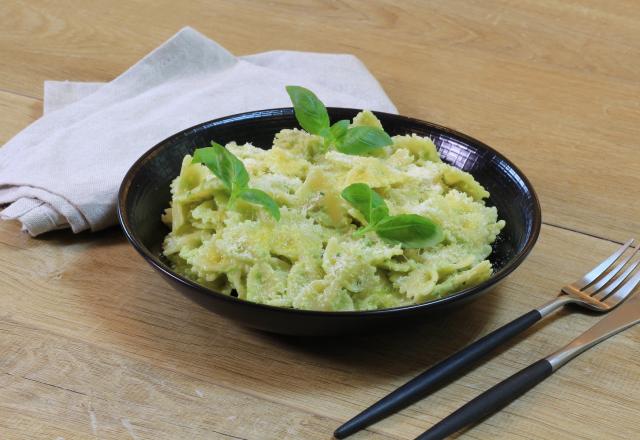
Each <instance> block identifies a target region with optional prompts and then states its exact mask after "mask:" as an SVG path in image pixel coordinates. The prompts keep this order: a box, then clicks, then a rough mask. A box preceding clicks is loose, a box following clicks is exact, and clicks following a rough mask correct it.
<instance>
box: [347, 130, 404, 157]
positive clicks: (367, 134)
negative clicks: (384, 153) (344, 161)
mask: <svg viewBox="0 0 640 440" xmlns="http://www.w3.org/2000/svg"><path fill="white" fill-rule="evenodd" d="M392 143H393V141H392V140H391V137H390V136H389V135H388V134H387V133H385V131H384V130H382V129H381V128H377V127H368V126H362V127H352V128H349V129H348V130H347V132H346V133H345V135H344V137H343V138H342V139H341V141H340V142H338V144H337V145H336V149H337V150H338V151H340V152H341V153H345V154H358V155H362V154H367V153H370V152H372V151H374V150H376V149H378V148H381V147H384V146H387V145H391V144H392Z"/></svg>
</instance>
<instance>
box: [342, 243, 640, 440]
mask: <svg viewBox="0 0 640 440" xmlns="http://www.w3.org/2000/svg"><path fill="white" fill-rule="evenodd" d="M633 243H634V240H633V239H630V240H628V241H627V242H626V243H624V244H623V245H622V246H621V247H620V248H619V249H618V250H617V251H616V252H614V253H613V254H611V255H610V256H609V257H607V258H606V259H605V260H604V261H602V262H601V263H600V264H598V265H597V266H596V267H594V268H593V269H592V270H591V271H589V272H588V273H586V274H585V275H584V276H582V277H581V278H580V279H578V280H577V281H575V282H573V283H571V284H567V285H566V286H564V287H563V288H562V289H561V291H560V294H559V295H558V296H557V297H556V298H554V299H553V300H551V301H549V302H548V303H546V304H543V305H542V306H540V307H538V308H536V309H533V310H531V311H530V312H528V313H525V314H524V315H522V316H520V317H519V318H516V319H514V320H513V321H511V322H510V323H508V324H505V325H504V326H502V327H500V328H498V329H497V330H494V331H493V332H491V333H489V334H488V335H486V336H484V337H483V338H481V339H479V340H477V341H476V342H474V343H473V344H471V345H469V346H467V347H466V348H464V349H462V350H460V351H458V352H456V353H454V354H453V355H451V356H449V357H448V358H447V359H444V360H443V361H441V362H439V363H438V364H436V365H435V366H433V367H431V368H430V369H428V370H426V371H425V372H423V373H422V374H420V375H419V376H417V377H415V378H413V379H411V380H410V381H409V382H407V383H405V384H404V385H402V386H401V387H400V388H398V389H397V390H395V391H393V392H391V393H390V394H388V395H387V396H385V397H383V398H382V399H381V400H379V401H378V402H376V403H375V404H373V405H372V406H370V407H369V408H367V409H365V410H364V411H362V412H361V413H360V414H358V415H357V416H355V417H354V418H352V419H351V420H349V421H347V422H346V423H344V424H343V425H342V426H340V427H339V428H338V429H336V431H335V432H334V436H335V438H338V439H342V438H345V437H347V436H349V435H351V434H353V433H354V432H357V431H359V430H361V429H363V428H365V427H367V426H369V425H371V424H373V423H375V422H377V421H379V420H382V419H384V418H385V417H387V416H389V415H390V414H393V413H395V412H397V411H400V410H401V409H404V408H406V407H407V406H409V405H411V404H413V403H415V402H416V401H418V400H420V399H421V398H423V397H424V396H426V395H427V394H429V393H431V392H432V391H434V390H435V389H437V388H438V387H439V386H441V385H443V384H444V383H446V382H448V381H449V380H451V379H453V378H454V377H455V376H457V375H458V373H460V372H462V371H464V370H465V369H466V368H467V367H468V366H469V365H471V364H473V363H474V362H475V361H477V360H479V359H480V358H481V357H483V356H484V355H485V354H487V353H489V352H490V351H492V350H493V349H495V348H496V347H498V346H500V345H501V344H502V343H504V342H505V341H507V340H509V339H510V338H512V337H514V336H516V335H518V334H520V333H521V332H523V331H524V330H526V329H528V328H529V327H531V326H532V325H533V324H535V323H536V322H538V321H539V320H541V319H542V318H544V317H546V316H548V315H550V314H551V313H552V312H554V311H555V310H557V309H559V308H561V307H563V306H565V305H567V304H576V305H578V306H581V307H584V308H587V309H589V310H592V311H596V312H600V313H606V312H609V311H610V310H612V309H614V308H615V307H616V306H618V305H619V304H620V303H621V302H622V301H624V300H625V299H626V298H627V297H628V296H629V295H630V294H631V292H632V291H633V289H634V288H635V287H636V285H637V284H638V283H640V272H639V273H638V274H636V275H635V276H633V277H631V275H632V273H633V272H634V271H635V270H636V269H637V268H638V266H639V265H640V259H637V260H636V261H632V260H633V258H634V256H635V255H636V254H638V251H640V246H637V247H636V248H635V250H634V251H631V252H626V251H627V250H628V249H629V248H630V247H631V245H632V244H633ZM625 252H626V253H627V255H626V256H624V254H625ZM625 280H628V281H627V282H625Z"/></svg>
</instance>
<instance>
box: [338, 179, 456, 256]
mask: <svg viewBox="0 0 640 440" xmlns="http://www.w3.org/2000/svg"><path fill="white" fill-rule="evenodd" d="M342 198H343V199H345V200H346V201H347V202H349V204H351V206H353V207H354V208H356V209H357V210H358V211H360V213H361V214H362V216H363V217H364V218H365V220H366V221H367V225H366V226H365V227H364V228H362V229H359V230H358V231H356V235H358V236H359V235H363V234H364V233H366V232H369V231H375V232H376V234H378V236H379V237H380V238H382V239H383V240H385V241H387V242H389V243H392V244H400V245H402V247H404V248H424V247H430V246H434V245H436V244H438V243H440V242H441V241H442V239H443V238H444V235H443V232H442V228H441V227H440V226H439V225H438V224H437V223H434V222H433V221H432V220H429V219H428V218H426V217H422V216H420V215H417V214H400V215H389V208H388V207H387V204H386V203H385V201H384V199H383V198H382V197H380V195H379V194H378V193H377V192H375V191H374V190H373V189H371V188H370V187H369V185H367V184H366V183H354V184H352V185H349V186H348V187H346V188H345V189H344V190H343V191H342Z"/></svg>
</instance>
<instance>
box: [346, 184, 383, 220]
mask: <svg viewBox="0 0 640 440" xmlns="http://www.w3.org/2000/svg"><path fill="white" fill-rule="evenodd" d="M341 195H342V198H343V199H345V200H346V201H347V202H349V203H350V204H351V206H353V207H354V208H356V209H357V210H358V211H360V213H361V214H362V215H363V216H364V218H365V219H366V220H367V223H369V225H375V224H376V223H378V222H379V221H381V220H382V219H384V218H385V217H387V216H388V215H389V208H388V207H387V204H386V203H385V201H384V199H383V198H382V197H380V196H379V195H378V193H377V192H375V191H374V190H372V189H371V188H370V187H369V185H367V184H366V183H353V184H351V185H349V186H347V187H346V188H345V189H343V190H342V194H341Z"/></svg>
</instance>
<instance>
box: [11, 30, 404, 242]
mask: <svg viewBox="0 0 640 440" xmlns="http://www.w3.org/2000/svg"><path fill="white" fill-rule="evenodd" d="M288 84H296V85H301V86H304V87H307V88H309V89H311V90H313V91H314V92H315V93H316V94H317V95H318V96H319V97H320V98H321V99H322V100H323V102H324V103H325V104H326V105H328V106H335V107H355V108H366V109H371V110H379V111H384V112H390V113H396V112H397V111H396V108H395V107H394V105H393V104H392V103H391V101H390V100H389V98H388V97H387V96H386V94H385V93H384V91H383V90H382V88H381V87H380V84H379V83H378V82H377V81H376V79H375V78H374V77H373V76H372V75H371V74H370V73H369V71H368V70H367V68H366V67H365V66H364V65H363V64H362V63H361V62H360V61H359V60H358V59H357V58H356V57H354V56H352V55H342V54H319V53H309V52H291V51H272V52H265V53H259V54H255V55H249V56H243V57H235V56H233V55H232V54H231V53H229V52H228V51H227V50H226V49H224V48H223V47H222V46H220V45H219V44H217V43H216V42H214V41H212V40H210V39H208V38H206V37H205V36H203V35H202V34H200V33H198V32H197V31H195V30H194V29H192V28H189V27H187V28H184V29H182V30H181V31H179V32H178V33H177V34H176V35H174V36H173V37H171V38H170V39H169V40H168V41H166V42H165V43H164V44H163V45H161V46H160V47H158V48H157V49H155V50H154V51H152V52H151V53H149V54H148V55H147V56H145V57H144V58H143V59H142V60H140V61H139V62H138V63H136V64H135V65H133V66H132V67H131V68H130V69H128V70H127V71H125V72H124V73H122V74H121V75H120V76H118V77H117V78H116V79H114V80H113V81H111V82H109V83H77V82H66V81H65V82H57V81H47V82H45V88H44V89H45V90H44V115H43V116H42V117H41V118H40V119H38V120H37V121H35V122H34V123H33V124H31V125H30V126H29V127H27V128H26V129H24V130H23V131H22V132H20V133H18V134H17V135H16V136H15V137H14V138H13V139H11V140H10V141H9V142H8V143H7V144H5V145H4V146H3V147H2V148H0V204H2V205H7V204H8V206H7V207H6V208H5V209H4V210H3V211H2V212H0V218H2V219H4V220H18V221H20V222H21V223H22V229H23V230H25V231H27V232H28V233H29V234H31V235H33V236H36V235H39V234H42V233H44V232H47V231H51V230H53V229H60V228H68V227H70V228H71V229H72V230H73V232H80V231H83V230H86V229H91V230H92V231H97V230H100V229H103V228H106V227H108V226H111V225H113V224H115V223H116V199H117V193H118V189H119V186H120V182H121V181H122V178H123V177H124V174H125V173H126V171H127V170H128V169H129V167H130V166H131V165H132V164H133V162H134V161H135V160H136V159H137V158H138V157H140V156H141V155H142V154H143V153H144V152H145V151H146V150H148V149H149V148H151V147H152V146H154V145H155V144H156V143H158V142H160V141H161V140H163V139H165V138H167V137H169V136H170V135H172V134H174V133H176V132H178V131H180V130H183V129H185V128H188V127H190V126H193V125H195V124H198V123H200V122H204V121H207V120H210V119H214V118H218V117H222V116H226V115H230V114H234V113H240V112H244V111H251V110H259V109H264V108H273V107H287V106H290V105H291V104H290V101H289V97H288V95H287V94H286V92H285V89H284V87H285V86H286V85H288Z"/></svg>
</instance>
